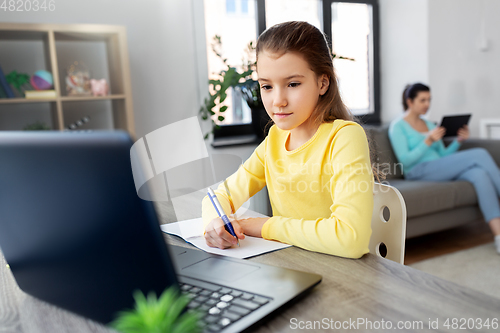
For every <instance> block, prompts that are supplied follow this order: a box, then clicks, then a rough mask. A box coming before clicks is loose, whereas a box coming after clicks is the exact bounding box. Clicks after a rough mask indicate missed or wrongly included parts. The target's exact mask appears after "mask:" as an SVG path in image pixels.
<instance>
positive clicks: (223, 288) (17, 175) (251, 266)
mask: <svg viewBox="0 0 500 333" xmlns="http://www.w3.org/2000/svg"><path fill="white" fill-rule="evenodd" d="M131 146H132V141H131V139H130V137H129V136H128V135H127V134H126V133H124V132H119V131H115V132H112V131H110V132H92V133H72V132H0V248H1V250H2V252H3V254H4V256H5V258H6V260H7V262H8V263H9V265H10V268H11V270H12V273H13V275H14V277H15V279H16V281H17V283H18V285H19V287H20V288H21V289H22V290H23V291H25V292H26V293H28V294H30V295H32V296H34V297H37V298H39V299H41V300H44V301H47V302H49V303H52V304H54V305H57V306H60V307H62V308H65V309H67V310H70V311H72V312H75V313H78V314H80V315H83V316H85V317H88V318H91V319H94V320H96V321H99V322H101V323H105V324H106V323H109V322H110V321H112V320H113V319H114V318H115V315H116V313H117V312H118V311H121V310H124V309H131V308H132V307H133V304H134V300H133V298H132V294H133V292H134V291H135V290H141V291H142V292H143V293H145V294H146V293H148V292H150V291H154V292H156V294H157V295H159V294H161V292H162V291H163V290H164V289H165V288H167V287H169V286H172V285H177V286H178V287H179V288H180V289H181V290H183V291H184V292H185V293H187V294H188V295H189V296H190V297H191V299H192V301H191V302H190V303H189V305H188V306H189V307H190V308H196V309H198V310H199V311H203V312H204V313H205V316H204V319H203V323H202V324H203V325H204V330H205V331H217V332H239V331H243V330H245V329H247V328H249V327H250V326H252V325H254V324H256V323H257V322H259V321H260V320H262V319H263V318H264V317H266V316H267V315H269V314H270V313H272V312H273V311H275V310H277V309H278V308H280V307H281V306H282V305H284V304H286V303H288V302H290V301H291V300H293V299H295V298H297V297H298V296H299V295H301V294H303V293H304V292H306V291H307V290H309V289H311V288H312V287H314V286H315V285H316V284H318V283H319V282H320V281H321V277H320V276H319V275H316V274H310V273H304V272H299V271H294V270H289V269H282V268H277V267H272V266H267V265H263V264H259V263H256V262H248V261H244V260H237V259H233V258H228V257H222V256H216V255H210V254H207V253H205V252H202V251H199V250H194V249H187V248H182V247H176V246H167V245H166V244H165V241H164V238H163V234H162V232H161V230H160V228H159V225H158V219H157V216H156V213H155V210H154V206H153V203H152V202H149V201H144V200H142V199H140V198H139V197H138V195H137V193H136V189H135V185H134V180H133V175H132V169H131V163H130V148H131Z"/></svg>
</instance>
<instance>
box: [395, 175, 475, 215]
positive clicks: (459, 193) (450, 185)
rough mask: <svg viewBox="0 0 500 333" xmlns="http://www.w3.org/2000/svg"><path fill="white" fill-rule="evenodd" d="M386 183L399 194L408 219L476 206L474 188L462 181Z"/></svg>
mask: <svg viewBox="0 0 500 333" xmlns="http://www.w3.org/2000/svg"><path fill="white" fill-rule="evenodd" d="M388 183H389V184H390V185H391V186H394V187H396V188H397V189H398V190H399V192H401V195H402V196H403V198H404V200H405V203H406V209H407V218H408V219H409V218H413V217H417V216H422V215H426V214H432V213H437V212H440V211H444V210H449V209H453V208H457V207H463V206H470V205H476V204H477V198H476V192H475V191H474V188H473V187H472V185H471V184H470V183H468V182H464V181H453V182H428V181H421V180H418V181H411V180H399V179H391V180H388Z"/></svg>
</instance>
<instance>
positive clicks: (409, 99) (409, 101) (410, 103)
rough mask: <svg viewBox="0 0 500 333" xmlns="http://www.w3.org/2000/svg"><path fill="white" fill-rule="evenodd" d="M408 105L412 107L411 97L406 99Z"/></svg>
mask: <svg viewBox="0 0 500 333" xmlns="http://www.w3.org/2000/svg"><path fill="white" fill-rule="evenodd" d="M406 105H408V109H409V108H411V107H412V105H413V100H412V99H411V98H407V99H406Z"/></svg>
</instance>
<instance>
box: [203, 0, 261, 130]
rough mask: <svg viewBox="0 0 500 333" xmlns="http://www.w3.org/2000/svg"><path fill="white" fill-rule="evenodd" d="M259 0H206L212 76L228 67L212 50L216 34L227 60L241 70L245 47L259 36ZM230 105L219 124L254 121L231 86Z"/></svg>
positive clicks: (227, 101) (206, 30)
mask: <svg viewBox="0 0 500 333" xmlns="http://www.w3.org/2000/svg"><path fill="white" fill-rule="evenodd" d="M255 7H256V5H255V0H253V1H252V0H205V36H206V43H207V59H208V73H209V74H208V76H209V79H215V78H217V75H216V73H219V72H220V71H221V70H225V69H226V68H227V65H225V64H224V62H223V61H222V59H221V58H219V57H218V56H217V55H216V54H215V53H214V52H213V50H212V44H213V39H214V36H216V35H217V36H220V38H221V45H222V50H220V51H221V54H222V56H223V57H224V58H227V64H228V65H230V66H232V67H236V68H237V69H238V70H240V71H241V69H242V66H243V61H244V60H243V58H244V57H245V50H246V49H247V47H248V44H249V43H250V42H252V41H253V42H255V41H256V39H257V26H256V19H255V17H256V13H255ZM224 105H225V106H227V107H228V109H227V111H225V112H224V117H225V119H224V121H222V122H220V121H217V120H216V123H217V124H218V125H236V124H251V122H252V117H251V110H250V108H249V107H248V105H247V104H246V102H245V101H244V100H243V97H242V96H241V93H239V92H237V91H235V90H233V89H228V96H227V98H226V100H225V102H224Z"/></svg>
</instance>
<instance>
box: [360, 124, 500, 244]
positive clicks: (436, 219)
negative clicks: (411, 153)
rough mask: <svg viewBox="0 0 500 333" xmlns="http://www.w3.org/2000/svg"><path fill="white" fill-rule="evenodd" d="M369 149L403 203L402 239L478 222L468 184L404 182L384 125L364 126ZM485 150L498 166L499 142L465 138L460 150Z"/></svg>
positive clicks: (377, 165) (474, 196)
mask: <svg viewBox="0 0 500 333" xmlns="http://www.w3.org/2000/svg"><path fill="white" fill-rule="evenodd" d="M364 127H365V131H366V134H367V137H368V140H369V142H370V145H371V148H372V150H374V152H373V153H372V163H373V164H374V166H375V167H377V168H379V170H381V171H384V172H385V173H386V179H385V181H383V182H384V183H385V182H387V183H388V184H390V185H392V186H394V187H396V188H397V189H398V190H399V191H400V192H401V194H402V195H403V198H404V199H405V202H406V209H407V225H406V238H412V237H417V236H421V235H425V234H429V233H433V232H437V231H441V230H445V229H449V228H453V227H456V226H459V225H462V224H466V223H468V222H471V221H474V220H477V219H482V214H481V211H480V210H479V206H478V204H477V197H476V192H475V190H474V187H473V186H472V184H470V183H468V182H465V181H453V182H429V181H410V180H406V179H404V177H403V175H402V170H401V167H400V164H398V161H397V159H396V156H395V155H394V152H393V150H392V146H391V143H390V141H389V136H388V125H385V126H380V127H372V126H364ZM473 147H482V148H485V149H487V150H488V151H489V152H490V154H491V155H492V157H493V159H494V160H495V162H496V163H497V165H500V140H480V139H469V140H467V141H465V142H464V143H463V144H462V146H461V147H460V150H462V149H469V148H473Z"/></svg>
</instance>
